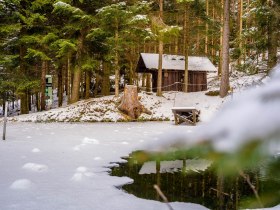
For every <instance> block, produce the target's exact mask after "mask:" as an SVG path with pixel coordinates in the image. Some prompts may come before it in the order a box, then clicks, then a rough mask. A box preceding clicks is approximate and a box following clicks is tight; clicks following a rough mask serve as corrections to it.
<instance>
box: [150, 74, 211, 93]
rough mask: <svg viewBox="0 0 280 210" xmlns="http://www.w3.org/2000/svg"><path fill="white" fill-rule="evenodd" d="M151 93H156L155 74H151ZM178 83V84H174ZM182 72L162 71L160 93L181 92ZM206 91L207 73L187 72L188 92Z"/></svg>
mask: <svg viewBox="0 0 280 210" xmlns="http://www.w3.org/2000/svg"><path fill="white" fill-rule="evenodd" d="M152 75H153V76H152V78H153V79H152V85H153V91H154V92H156V88H154V87H157V73H156V72H155V73H153V74H152ZM176 82H180V83H176ZM182 83H184V71H176V70H171V71H170V70H169V71H167V70H163V73H162V91H183V84H182ZM204 90H207V72H205V71H189V83H188V92H198V91H204Z"/></svg>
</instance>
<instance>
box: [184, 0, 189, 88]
mask: <svg viewBox="0 0 280 210" xmlns="http://www.w3.org/2000/svg"><path fill="white" fill-rule="evenodd" d="M189 10H190V4H189V2H187V3H186V5H185V12H184V55H185V73H184V92H186V93H187V92H188V83H189V38H190V37H189V30H190V29H189V24H190V23H189V22H190V13H189Z"/></svg>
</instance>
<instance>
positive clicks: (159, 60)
mask: <svg viewBox="0 0 280 210" xmlns="http://www.w3.org/2000/svg"><path fill="white" fill-rule="evenodd" d="M158 48H159V49H158V76H157V96H162V90H161V89H162V55H163V41H162V40H159V45H158Z"/></svg>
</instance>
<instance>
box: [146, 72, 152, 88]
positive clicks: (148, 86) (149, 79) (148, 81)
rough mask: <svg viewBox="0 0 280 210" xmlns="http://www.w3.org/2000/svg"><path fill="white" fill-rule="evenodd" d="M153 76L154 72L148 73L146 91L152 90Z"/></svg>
mask: <svg viewBox="0 0 280 210" xmlns="http://www.w3.org/2000/svg"><path fill="white" fill-rule="evenodd" d="M151 76H152V74H150V73H148V74H147V82H146V91H147V92H151V86H152V85H151Z"/></svg>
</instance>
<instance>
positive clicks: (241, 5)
mask: <svg viewBox="0 0 280 210" xmlns="http://www.w3.org/2000/svg"><path fill="white" fill-rule="evenodd" d="M238 6H239V8H238V10H239V12H238V13H239V15H238V25H239V30H238V38H239V50H240V55H242V51H243V50H242V48H243V46H242V28H243V21H242V16H243V0H239V5H238ZM237 63H238V64H240V63H241V56H240V57H239V58H238V60H237Z"/></svg>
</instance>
